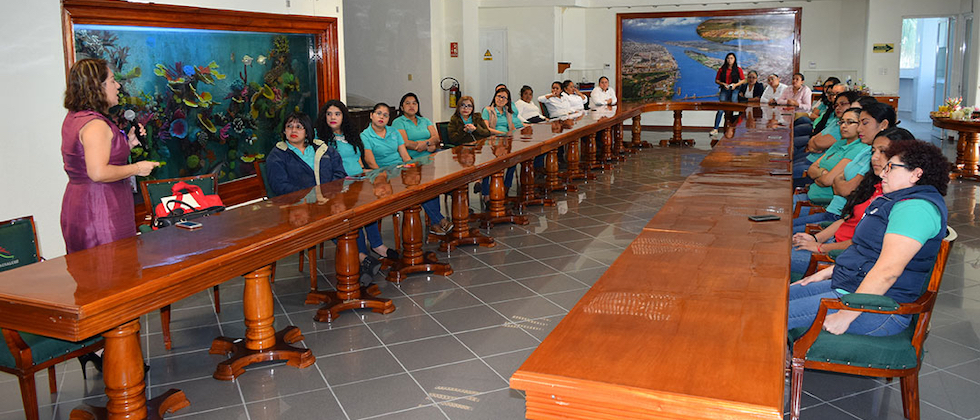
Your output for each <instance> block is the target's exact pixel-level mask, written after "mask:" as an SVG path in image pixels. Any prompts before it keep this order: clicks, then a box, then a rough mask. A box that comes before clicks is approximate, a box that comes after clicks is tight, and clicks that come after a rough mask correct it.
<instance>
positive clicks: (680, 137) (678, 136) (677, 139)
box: [660, 109, 694, 146]
mask: <svg viewBox="0 0 980 420" xmlns="http://www.w3.org/2000/svg"><path fill="white" fill-rule="evenodd" d="M683 131H684V126H683V124H681V110H679V109H675V110H674V132H673V135H672V136H671V137H670V139H669V140H660V146H667V145H668V144H669V145H671V146H677V145H684V146H693V145H694V140H693V139H685V138H684V134H683Z"/></svg>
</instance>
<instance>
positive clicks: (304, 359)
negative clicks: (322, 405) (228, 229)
mask: <svg viewBox="0 0 980 420" xmlns="http://www.w3.org/2000/svg"><path fill="white" fill-rule="evenodd" d="M271 272H272V267H271V266H265V267H262V268H260V269H258V270H255V271H253V272H251V273H248V274H246V275H245V293H244V297H243V300H244V306H245V338H244V339H233V338H228V337H218V338H215V339H214V341H213V342H211V350H210V353H211V354H232V356H231V358H229V359H228V360H225V361H223V362H221V363H219V364H218V368H217V369H215V371H214V379H218V380H222V381H231V380H234V379H235V378H237V377H238V375H241V374H242V373H245V367H246V366H248V365H251V364H253V363H259V362H268V361H272V360H285V361H286V364H288V365H290V366H294V367H298V368H300V369H302V368H305V367H308V366H310V365H312V364H313V362H315V361H316V358H315V357H313V352H312V351H310V349H303V348H298V347H293V346H291V345H290V344H292V343H295V342H298V341H300V340H302V339H303V333H301V332H300V331H299V328H296V327H294V326H288V327H286V328H284V329H282V330H281V331H279V332H276V330H275V329H274V328H273V326H272V323H273V321H275V317H274V315H273V313H272V310H273V304H272V286H271V284H270V283H269V275H270V274H271Z"/></svg>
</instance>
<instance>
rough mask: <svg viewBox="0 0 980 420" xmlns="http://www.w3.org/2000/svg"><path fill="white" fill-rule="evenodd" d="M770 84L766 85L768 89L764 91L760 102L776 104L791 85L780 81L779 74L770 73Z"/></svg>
mask: <svg viewBox="0 0 980 420" xmlns="http://www.w3.org/2000/svg"><path fill="white" fill-rule="evenodd" d="M766 82H767V84H768V86H766V91H765V92H762V97H761V98H760V99H759V102H761V103H764V104H769V105H776V100H777V99H779V98H780V97H782V96H783V92H785V91H786V89H787V88H789V86H786V85H784V84H782V83H779V75H777V74H770V75H769V78H768V79H766Z"/></svg>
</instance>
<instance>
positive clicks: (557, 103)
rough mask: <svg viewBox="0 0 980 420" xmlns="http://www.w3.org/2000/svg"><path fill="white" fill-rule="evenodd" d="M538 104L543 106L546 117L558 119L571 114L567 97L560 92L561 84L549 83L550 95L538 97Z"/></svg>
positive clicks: (570, 106)
mask: <svg viewBox="0 0 980 420" xmlns="http://www.w3.org/2000/svg"><path fill="white" fill-rule="evenodd" d="M538 103H540V104H543V105H544V107H545V109H547V110H548V116H549V117H551V118H558V117H560V116H563V115H568V114H571V113H572V112H573V111H572V105H571V104H570V103H568V95H566V94H565V93H564V92H562V88H561V82H559V81H557V80H556V81H554V82H551V93H548V94H545V95H541V96H538Z"/></svg>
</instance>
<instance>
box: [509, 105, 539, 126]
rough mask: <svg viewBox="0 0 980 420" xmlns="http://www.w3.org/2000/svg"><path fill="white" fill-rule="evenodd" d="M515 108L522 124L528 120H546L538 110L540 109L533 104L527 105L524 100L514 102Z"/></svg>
mask: <svg viewBox="0 0 980 420" xmlns="http://www.w3.org/2000/svg"><path fill="white" fill-rule="evenodd" d="M514 106H515V107H517V118H519V119H520V120H521V122H522V123H526V122H527V120H529V119H531V118H534V117H541V118H542V119H543V118H544V116H543V115H541V111H539V110H538V107H537V106H536V105H534V104H532V103H527V102H524V100H522V99H518V100H517V102H514Z"/></svg>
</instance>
